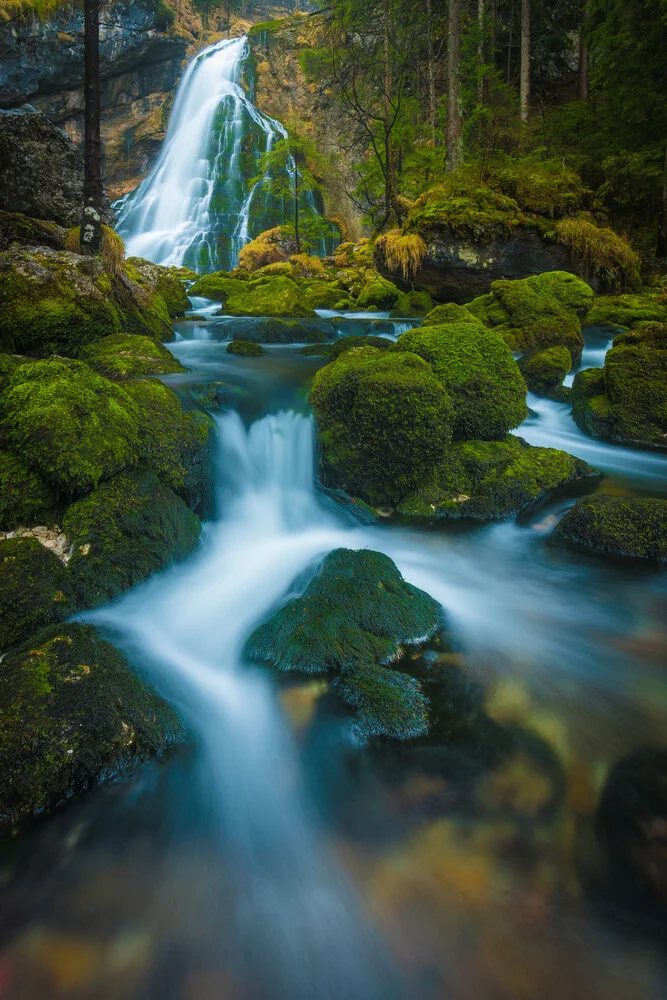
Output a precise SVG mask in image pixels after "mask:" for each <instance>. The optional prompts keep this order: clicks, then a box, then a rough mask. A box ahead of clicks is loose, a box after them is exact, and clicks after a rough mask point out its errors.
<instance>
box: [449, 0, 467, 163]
mask: <svg viewBox="0 0 667 1000" xmlns="http://www.w3.org/2000/svg"><path fill="white" fill-rule="evenodd" d="M460 100H461V0H449V16H448V19H447V164H446V167H447V170H456V168H457V167H458V166H459V164H460V163H461V160H462V159H463V127H462V124H461V109H460V107H459V105H460Z"/></svg>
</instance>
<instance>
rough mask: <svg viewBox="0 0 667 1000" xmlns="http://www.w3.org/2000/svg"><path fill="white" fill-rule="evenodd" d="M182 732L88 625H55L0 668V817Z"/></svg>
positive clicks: (78, 787)
mask: <svg viewBox="0 0 667 1000" xmlns="http://www.w3.org/2000/svg"><path fill="white" fill-rule="evenodd" d="M182 738H183V727H182V724H181V722H180V720H179V719H178V717H177V716H176V714H175V713H174V711H173V710H172V709H171V708H170V707H169V706H168V705H166V704H165V702H164V701H162V699H161V698H159V697H158V696H157V695H156V694H155V693H154V692H153V691H151V689H150V688H148V687H147V686H146V685H145V684H144V683H143V682H142V681H141V680H140V679H139V678H138V677H137V676H136V675H135V674H134V673H133V672H132V671H131V670H130V668H129V665H128V663H127V661H126V660H125V658H124V657H123V655H122V654H121V653H119V652H118V651H117V650H115V649H114V648H113V646H111V645H110V644H109V643H107V642H104V641H103V640H102V639H100V638H99V636H98V633H97V630H96V629H95V628H93V627H92V626H90V625H74V624H70V625H60V626H56V627H53V628H50V629H47V630H46V631H43V632H40V633H39V634H38V635H36V636H33V637H32V638H31V639H30V641H29V642H28V643H26V644H25V645H24V646H21V647H18V648H17V649H14V650H12V651H11V652H9V653H8V654H7V655H6V656H5V657H4V659H3V664H2V671H0V824H2V825H3V826H11V825H14V824H17V823H18V822H20V821H22V820H25V819H28V818H29V817H31V816H33V815H35V814H36V813H43V812H47V811H49V810H51V809H53V808H55V807H56V806H57V805H59V804H60V803H61V802H64V801H65V800H66V799H69V798H71V797H72V796H73V795H76V794H78V793H80V792H82V791H84V790H85V789H87V788H90V787H92V786H93V785H95V784H97V783H98V782H100V781H104V780H106V779H108V778H110V777H113V776H114V775H115V774H117V773H118V772H120V771H122V770H124V769H126V768H128V767H133V766H136V765H137V764H140V763H141V762H143V761H144V760H146V759H147V758H148V757H149V756H152V755H153V754H155V753H159V752H161V751H164V750H166V749H167V748H168V747H169V746H170V745H172V744H173V743H175V742H176V741H179V740H181V739H182Z"/></svg>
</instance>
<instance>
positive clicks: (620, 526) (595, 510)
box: [553, 493, 667, 561]
mask: <svg viewBox="0 0 667 1000" xmlns="http://www.w3.org/2000/svg"><path fill="white" fill-rule="evenodd" d="M553 537H554V539H556V540H561V541H564V542H568V543H570V544H573V545H577V546H580V547H582V548H586V549H590V550H591V551H593V552H605V553H609V554H610V555H615V556H628V557H632V558H636V559H651V560H658V561H665V560H667V500H659V499H655V498H652V497H650V498H646V497H615V496H607V495H606V494H603V493H598V494H596V495H595V496H591V497H584V499H582V500H578V501H577V503H576V504H575V505H574V507H571V508H570V509H569V510H568V511H566V513H565V514H564V516H563V517H562V518H561V519H560V521H559V522H558V524H557V525H556V528H555V530H554V533H553Z"/></svg>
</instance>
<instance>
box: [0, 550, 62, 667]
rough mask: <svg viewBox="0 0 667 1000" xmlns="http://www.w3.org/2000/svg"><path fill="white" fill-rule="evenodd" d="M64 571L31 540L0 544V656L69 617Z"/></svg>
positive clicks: (57, 561)
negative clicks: (41, 630) (40, 631)
mask: <svg viewBox="0 0 667 1000" xmlns="http://www.w3.org/2000/svg"><path fill="white" fill-rule="evenodd" d="M68 579H69V578H68V574H67V569H66V568H65V566H64V565H63V563H62V562H61V561H60V559H59V558H58V556H56V555H54V553H53V552H51V551H49V549H47V548H45V547H44V546H43V545H40V543H39V542H38V541H37V540H36V539H34V538H5V539H4V540H2V541H0V652H4V651H5V650H7V649H9V648H10V647H11V646H15V645H16V644H17V643H19V642H21V641H22V640H23V639H25V638H27V637H28V636H29V635H31V634H32V633H33V632H37V631H39V629H42V628H45V627H46V626H47V625H54V624H57V623H58V622H61V621H63V620H64V619H65V618H67V616H68V615H70V614H71V613H72V610H73V608H72V604H71V602H70V600H69V599H68V596H67V594H68Z"/></svg>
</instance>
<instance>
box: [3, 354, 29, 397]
mask: <svg viewBox="0 0 667 1000" xmlns="http://www.w3.org/2000/svg"><path fill="white" fill-rule="evenodd" d="M31 360H32V358H26V357H24V356H23V355H22V354H0V392H2V390H3V389H4V388H5V386H6V385H7V384H8V382H9V378H10V376H11V375H13V374H14V372H15V371H16V369H17V368H19V367H20V366H21V365H25V364H28V363H29V362H30V361H31Z"/></svg>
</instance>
